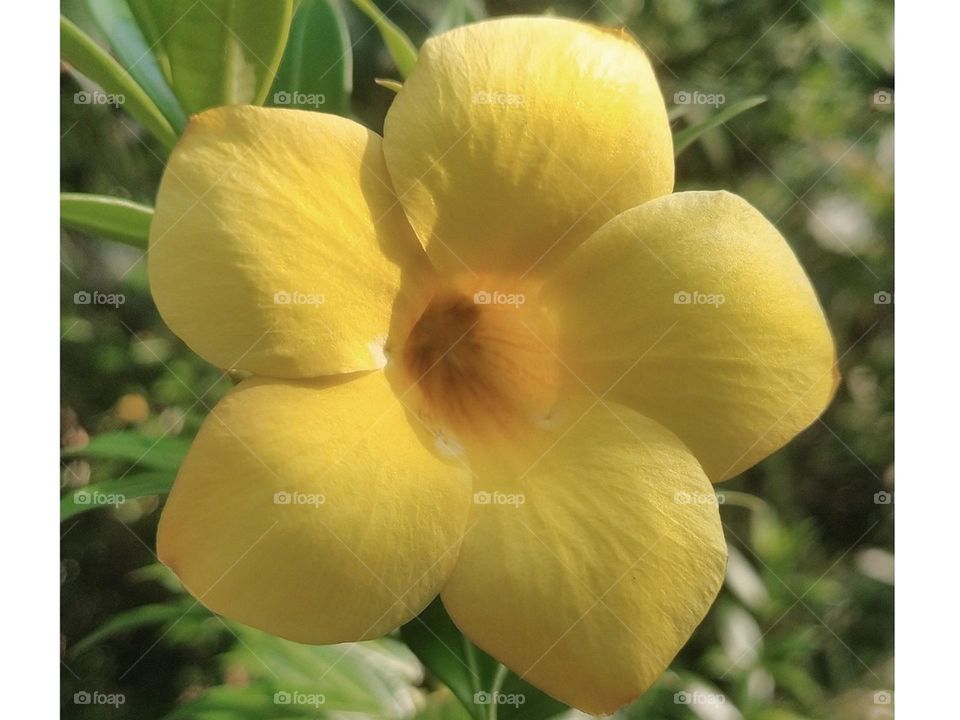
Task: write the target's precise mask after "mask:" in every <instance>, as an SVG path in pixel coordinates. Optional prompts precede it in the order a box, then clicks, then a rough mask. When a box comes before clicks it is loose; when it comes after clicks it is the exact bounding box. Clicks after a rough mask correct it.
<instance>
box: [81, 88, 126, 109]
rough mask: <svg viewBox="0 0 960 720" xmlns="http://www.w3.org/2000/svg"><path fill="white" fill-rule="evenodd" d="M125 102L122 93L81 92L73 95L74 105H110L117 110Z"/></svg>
mask: <svg viewBox="0 0 960 720" xmlns="http://www.w3.org/2000/svg"><path fill="white" fill-rule="evenodd" d="M126 101H127V98H126V96H124V95H123V94H122V93H116V94H114V93H105V92H103V91H101V90H81V91H80V92H76V93H74V94H73V104H74V105H112V106H113V107H115V108H118V107H120V106H121V105H123V104H124V103H125V102H126Z"/></svg>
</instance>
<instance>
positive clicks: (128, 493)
mask: <svg viewBox="0 0 960 720" xmlns="http://www.w3.org/2000/svg"><path fill="white" fill-rule="evenodd" d="M174 476H175V473H173V472H170V471H165V472H148V473H138V474H136V475H129V476H127V477H121V478H116V479H113V480H105V481H103V482H99V483H94V484H93V485H88V486H86V487H83V488H78V489H76V490H72V491H70V492H68V493H67V494H66V495H64V496H63V497H62V498H60V522H63V521H64V520H69V519H70V518H72V517H74V516H75V515H79V514H81V513H85V512H87V511H88V510H99V509H100V508H103V507H117V506H118V505H122V504H123V503H125V502H127V501H129V500H135V499H136V498H141V497H149V496H150V495H166V494H167V493H169V492H170V488H171V487H172V486H173V479H174Z"/></svg>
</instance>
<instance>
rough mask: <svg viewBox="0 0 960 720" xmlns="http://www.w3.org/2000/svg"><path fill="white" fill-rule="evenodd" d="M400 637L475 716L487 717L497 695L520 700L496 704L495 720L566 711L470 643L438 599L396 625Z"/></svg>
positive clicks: (533, 719) (535, 719) (526, 719)
mask: <svg viewBox="0 0 960 720" xmlns="http://www.w3.org/2000/svg"><path fill="white" fill-rule="evenodd" d="M400 635H401V637H402V638H403V640H404V642H406V643H407V646H408V647H409V648H410V649H411V650H412V651H413V652H414V653H415V654H416V656H417V657H418V658H420V662H422V663H423V664H424V665H426V666H427V667H428V668H429V669H430V671H431V672H432V673H433V674H434V675H436V676H437V677H438V678H439V679H440V680H441V681H443V683H444V684H445V685H446V686H447V687H448V688H450V691H451V692H452V693H453V694H454V695H455V696H456V697H457V699H458V700H459V701H460V702H461V704H462V705H463V706H464V708H466V710H467V712H469V713H470V715H471V716H472V717H473V718H474V719H475V720H486V718H487V716H488V713H489V710H490V705H489V703H487V702H485V701H488V700H490V696H491V695H493V694H495V693H500V694H501V695H504V696H507V697H510V696H513V698H516V699H517V700H518V701H517V702H516V703H515V704H510V703H502V702H501V703H498V704H497V706H496V707H497V718H498V720H521V718H522V719H523V720H543V718H549V717H553V716H555V715H558V714H560V713H561V712H565V711H566V710H567V709H568V708H567V706H566V705H564V704H563V703H560V702H558V701H557V700H554V699H553V698H551V697H550V696H549V695H546V694H545V693H543V692H541V691H540V690H537V689H536V688H535V687H533V686H532V685H530V684H529V683H527V682H525V681H524V680H522V679H520V678H519V677H517V676H516V675H515V674H513V673H511V672H509V671H508V670H507V669H506V668H505V667H504V666H503V665H501V664H500V663H498V662H497V661H496V660H494V659H493V658H492V657H490V656H489V655H487V654H486V653H485V652H483V651H482V650H480V648H478V647H476V646H475V645H474V644H473V643H471V642H470V641H469V640H468V639H467V638H466V637H464V635H463V633H461V632H460V630H459V629H458V628H457V626H456V625H454V623H453V620H451V619H450V616H449V615H448V614H447V611H446V610H445V609H444V607H443V603H442V602H441V601H440V600H439V599H437V600H434V601H433V602H432V603H430V605H429V606H427V608H426V609H425V610H424V611H423V612H422V613H420V615H419V616H417V617H416V618H414V619H413V620H411V621H410V622H409V623H407V624H406V625H404V626H403V627H402V628H400ZM520 698H522V700H520Z"/></svg>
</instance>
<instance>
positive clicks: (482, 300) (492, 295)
mask: <svg viewBox="0 0 960 720" xmlns="http://www.w3.org/2000/svg"><path fill="white" fill-rule="evenodd" d="M473 302H474V304H475V305H512V306H513V307H520V306H521V305H523V304H524V303H526V302H527V296H526V295H524V294H523V293H505V292H500V291H499V290H494V291H493V292H490V291H488V290H479V291H477V292H475V293H474V294H473Z"/></svg>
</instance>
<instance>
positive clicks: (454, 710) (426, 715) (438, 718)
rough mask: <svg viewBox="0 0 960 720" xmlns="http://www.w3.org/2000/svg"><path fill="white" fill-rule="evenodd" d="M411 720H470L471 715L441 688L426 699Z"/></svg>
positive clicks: (446, 690) (448, 692) (445, 689)
mask: <svg viewBox="0 0 960 720" xmlns="http://www.w3.org/2000/svg"><path fill="white" fill-rule="evenodd" d="M413 720H471V715H470V713H468V712H467V711H466V709H465V708H464V707H463V705H462V704H461V703H460V701H459V700H457V698H456V697H454V696H453V695H452V694H451V693H450V691H449V690H448V689H447V688H441V689H440V690H437V692H435V693H432V694H431V695H429V696H428V697H427V702H426V704H425V705H424V707H423V708H422V709H421V710H420V712H418V713H417V714H416V716H414V718H413Z"/></svg>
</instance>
